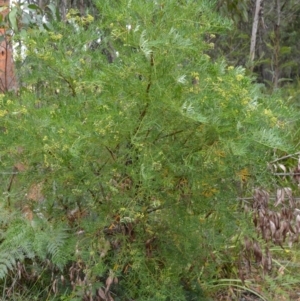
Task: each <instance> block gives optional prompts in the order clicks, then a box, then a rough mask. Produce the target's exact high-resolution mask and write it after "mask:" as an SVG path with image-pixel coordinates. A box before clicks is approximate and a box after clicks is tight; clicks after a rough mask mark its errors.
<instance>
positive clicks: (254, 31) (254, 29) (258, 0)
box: [250, 0, 262, 71]
mask: <svg viewBox="0 0 300 301" xmlns="http://www.w3.org/2000/svg"><path fill="white" fill-rule="evenodd" d="M261 2H262V0H256V5H255V13H254V19H253V24H252V34H251V45H250V69H251V71H253V62H254V58H255V46H256V34H257V26H258V20H259V12H260V8H261Z"/></svg>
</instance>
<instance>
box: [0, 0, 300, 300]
mask: <svg viewBox="0 0 300 301" xmlns="http://www.w3.org/2000/svg"><path fill="white" fill-rule="evenodd" d="M95 4H96V6H97V8H98V10H99V16H98V17H97V18H95V19H94V18H93V17H91V16H89V15H87V16H85V17H84V18H79V17H78V16H77V15H76V12H70V13H69V14H68V15H67V22H59V21H55V20H52V22H51V30H50V29H49V28H48V29H47V30H46V29H44V30H42V29H41V28H37V27H34V26H32V27H31V28H29V29H28V30H27V31H21V32H19V33H16V34H15V40H16V41H21V42H22V43H21V44H22V45H23V47H24V46H26V57H25V59H24V58H23V57H22V56H20V58H18V59H19V60H21V61H22V64H20V68H19V70H18V74H19V78H20V79H19V81H20V89H19V91H18V93H17V94H16V95H15V94H6V95H1V99H0V122H1V125H0V132H1V140H0V143H1V148H0V175H1V184H0V185H1V192H2V194H1V198H2V199H1V212H0V218H1V233H0V234H1V244H0V278H1V290H2V296H3V297H2V298H3V300H34V298H36V299H39V300H116V301H117V300H122V301H124V300H149V301H150V300H155V301H159V300H163V301H166V300H172V301H173V300H180V301H181V300H209V298H210V297H211V296H212V295H213V293H215V294H218V290H219V288H223V287H232V288H234V289H238V291H241V292H242V293H245V292H246V293H249V294H254V295H256V296H260V297H262V298H265V300H271V299H267V298H271V297H270V296H272V294H273V293H274V291H276V292H277V291H280V292H281V290H282V291H283V292H285V291H287V290H285V286H288V287H289V288H290V287H292V285H295V284H297V283H298V282H299V280H300V279H299V277H298V276H297V275H296V276H295V273H294V272H295V269H296V266H293V264H294V263H293V262H296V261H297V258H298V257H299V254H300V253H299V251H298V246H297V243H296V242H294V241H293V246H292V247H291V246H290V247H291V248H290V247H289V246H288V245H287V241H288V240H286V241H285V240H284V238H286V237H285V236H286V235H290V236H291V235H295V241H296V240H297V239H296V238H297V237H298V233H299V226H298V228H296V226H295V225H296V224H297V223H299V218H298V215H297V214H296V215H295V216H294V218H295V219H293V222H291V224H290V227H289V224H286V223H288V222H290V220H292V217H291V215H288V214H292V215H293V214H294V213H293V212H294V211H289V212H288V213H286V214H287V215H286V216H284V215H281V216H279V217H278V219H276V217H275V216H277V215H276V213H274V215H272V216H273V217H272V216H271V213H270V212H269V211H268V209H267V208H269V207H266V206H265V205H266V204H267V203H268V201H270V198H269V194H267V192H266V191H270V192H272V191H274V187H275V188H276V189H277V188H278V189H279V190H280V191H281V193H285V195H286V196H287V197H290V199H291V198H293V196H292V194H291V190H292V189H297V185H296V184H297V183H295V182H293V181H292V180H290V179H289V177H288V175H286V177H285V178H283V176H282V175H278V176H277V175H274V173H278V168H279V169H282V170H283V173H288V172H289V171H288V168H289V166H290V167H291V168H292V170H293V168H295V167H296V166H297V164H298V163H297V160H295V158H296V159H297V155H295V156H292V155H291V156H288V157H287V158H286V159H283V160H279V161H276V162H275V163H276V164H275V163H274V164H272V163H271V162H272V161H274V160H276V159H278V158H281V157H284V156H286V155H287V154H291V153H293V152H294V146H293V136H292V133H293V131H294V128H295V127H296V123H295V120H296V112H295V110H294V109H293V106H287V105H286V102H285V101H284V98H283V96H282V95H280V93H279V92H278V93H274V94H272V95H268V94H267V93H266V91H264V87H263V86H262V85H258V84H255V82H254V80H255V79H254V78H251V77H249V76H248V75H246V73H245V70H244V69H243V68H241V67H238V68H235V67H233V66H229V65H227V64H226V62H224V61H222V60H216V61H213V60H212V59H211V58H210V57H209V56H208V54H207V53H208V51H209V50H210V49H211V48H212V47H213V46H214V45H213V43H212V42H211V39H212V37H213V36H214V35H215V34H217V33H222V32H225V31H226V30H227V29H228V28H229V27H230V22H229V21H227V20H224V19H222V18H220V17H219V16H218V15H216V14H215V13H213V10H212V7H213V3H212V2H211V1H204V0H203V1H174V0H168V1H165V2H164V3H161V4H160V3H158V1H141V0H133V1H125V0H122V1H108V0H102V1H98V2H97V1H96V2H95ZM268 163H270V164H269V165H268ZM275 165H276V166H277V167H276V168H277V170H275V169H274V168H275ZM285 166H286V167H285ZM292 183H294V184H292ZM283 184H284V185H283ZM287 185H290V186H291V185H294V186H293V187H292V186H291V187H292V188H287V190H282V188H283V187H287ZM290 186H289V187H290ZM254 188H257V190H255V193H256V194H254V201H255V202H256V203H255V204H256V205H255V206H254V207H253V206H252V200H251V199H252V196H253V191H254ZM276 189H275V190H276ZM282 191H283V192H282ZM267 195H268V197H266V196H267ZM266 198H267V200H266ZM278 198H280V196H278V195H277V202H279V203H280V204H279V203H278V204H279V205H280V206H283V205H284V204H286V200H287V199H286V198H282V197H281V199H278ZM264 200H265V202H264V203H263V204H264V206H265V207H263V205H262V203H259V202H263V201H264ZM270 202H271V201H270ZM293 202H294V203H293V206H291V208H290V210H296V207H297V202H296V200H293ZM245 204H246V205H247V208H246V209H247V210H244V207H245ZM286 206H287V207H288V206H289V204H287V205H286ZM262 208H263V209H264V212H263V213H262V211H261V209H262ZM280 208H281V207H280ZM253 210H254V212H255V214H256V215H257V216H258V217H257V219H258V221H257V222H256V226H257V230H256V229H255V225H254V223H253V221H252V219H253V214H252V211H253ZM255 210H256V211H255ZM272 218H273V219H274V220H272ZM271 222H272V223H273V224H274V226H275V230H274V228H273V225H272V223H271ZM294 222H295V223H296V224H292V223H294ZM283 224H284V225H285V227H287V228H284V226H283ZM297 225H298V224H297ZM265 228H266V229H267V230H265V232H264V231H263V230H264V229H265ZM278 229H279V230H278ZM285 229H287V230H285ZM277 230H278V231H279V232H280V235H279V236H276V235H277V234H276V231H277ZM268 231H269V232H268ZM274 231H275V232H274ZM284 231H286V232H284ZM267 232H268V233H267ZM283 232H284V234H283ZM262 233H263V234H262ZM296 236H297V237H296ZM271 253H272V254H274V255H273V259H272V258H271V255H270V254H271ZM275 258H277V259H275ZM272 261H273V266H275V268H273V269H272V268H271V263H272ZM270 262H271V263H270ZM253 271H258V272H257V273H255V275H256V276H255V277H259V279H256V280H257V281H253V279H252V274H251V273H253ZM263 281H264V283H269V284H268V285H269V291H268V290H267V289H265V288H266V287H268V286H265V287H262V286H261V285H259V284H258V283H260V284H261V283H262V282H263ZM264 296H265V297H264Z"/></svg>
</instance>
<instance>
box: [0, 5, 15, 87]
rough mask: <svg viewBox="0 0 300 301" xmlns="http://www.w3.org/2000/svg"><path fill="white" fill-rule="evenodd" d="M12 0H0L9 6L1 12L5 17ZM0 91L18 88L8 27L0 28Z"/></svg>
mask: <svg viewBox="0 0 300 301" xmlns="http://www.w3.org/2000/svg"><path fill="white" fill-rule="evenodd" d="M9 5H10V0H0V7H3V6H7V9H5V10H3V11H2V12H1V14H2V16H3V18H4V17H5V16H6V15H7V14H8V12H9ZM0 37H1V42H0V92H2V93H5V92H7V91H10V90H15V89H16V78H15V74H14V63H13V51H12V46H11V41H10V38H9V36H8V35H7V34H6V28H0Z"/></svg>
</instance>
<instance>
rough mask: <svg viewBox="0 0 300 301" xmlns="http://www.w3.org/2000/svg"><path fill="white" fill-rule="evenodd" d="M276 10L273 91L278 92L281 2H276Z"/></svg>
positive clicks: (278, 0) (277, 0)
mask: <svg viewBox="0 0 300 301" xmlns="http://www.w3.org/2000/svg"><path fill="white" fill-rule="evenodd" d="M276 8H277V21H276V23H275V28H274V33H275V35H274V76H273V89H274V90H276V89H277V88H278V81H279V76H280V61H279V60H280V58H279V56H280V16H281V8H280V0H276Z"/></svg>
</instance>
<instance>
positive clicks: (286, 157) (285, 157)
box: [269, 152, 300, 164]
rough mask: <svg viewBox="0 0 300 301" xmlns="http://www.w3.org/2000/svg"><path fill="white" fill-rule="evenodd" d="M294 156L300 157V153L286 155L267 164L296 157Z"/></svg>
mask: <svg viewBox="0 0 300 301" xmlns="http://www.w3.org/2000/svg"><path fill="white" fill-rule="evenodd" d="M296 155H300V152H297V153H294V154H291V155H286V156H283V157H281V158H278V159H275V160H273V161H271V162H269V164H272V163H276V162H278V161H281V160H285V159H288V158H291V157H293V156H296Z"/></svg>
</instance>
